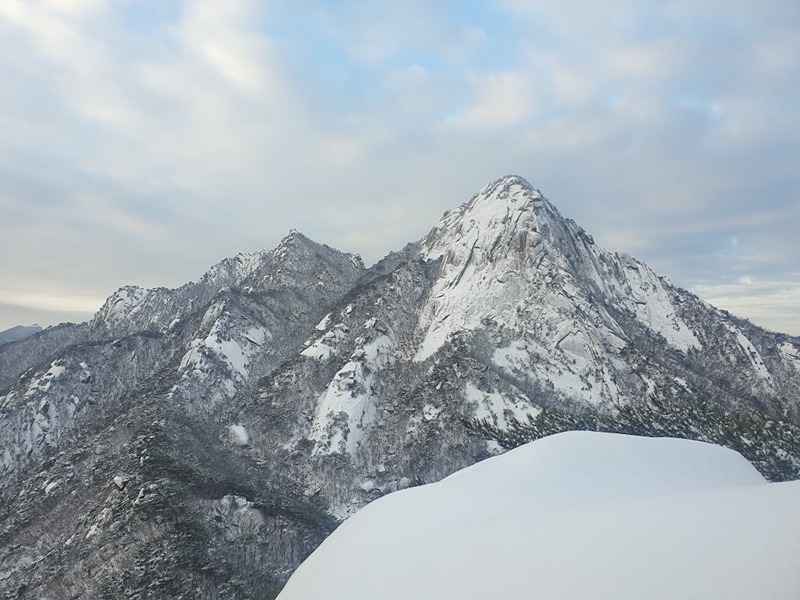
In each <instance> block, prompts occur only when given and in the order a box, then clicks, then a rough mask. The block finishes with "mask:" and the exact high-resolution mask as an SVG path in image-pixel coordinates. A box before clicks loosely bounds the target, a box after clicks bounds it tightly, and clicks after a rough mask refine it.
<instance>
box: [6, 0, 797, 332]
mask: <svg viewBox="0 0 800 600" xmlns="http://www.w3.org/2000/svg"><path fill="white" fill-rule="evenodd" d="M0 36H1V37H0V39H2V41H3V52H2V53H0V80H1V81H2V84H1V85H0V253H1V254H0V256H2V259H1V260H2V269H0V329H4V328H6V327H9V326H11V325H15V324H23V323H24V324H28V323H31V322H39V323H40V324H42V325H49V324H53V323H58V322H61V321H65V320H71V321H81V320H85V319H87V318H89V316H90V315H91V314H92V313H93V312H94V311H95V310H96V309H97V308H99V306H100V305H101V303H102V302H103V300H104V298H105V297H106V296H108V295H109V294H110V293H112V292H113V291H114V290H116V289H117V288H118V287H120V286H122V285H125V284H138V285H141V286H145V287H152V286H159V285H163V286H169V287H174V286H177V285H180V284H181V283H184V282H186V281H189V280H196V279H197V278H198V277H200V275H201V274H202V273H203V272H204V271H205V269H206V268H207V267H209V266H210V265H211V264H213V263H215V262H217V261H218V260H220V259H222V258H224V257H226V256H232V255H235V254H236V253H237V252H241V251H254V250H257V249H260V248H271V247H274V246H275V245H276V244H277V243H278V241H279V240H280V239H281V238H282V237H283V236H284V235H285V234H286V233H287V232H288V230H289V229H291V228H296V229H298V230H300V231H302V232H303V233H305V234H306V235H308V236H309V237H311V238H313V239H315V240H317V241H319V242H323V243H326V244H329V245H331V246H334V247H336V248H339V249H341V250H345V251H349V252H355V253H359V254H361V256H362V257H363V258H364V261H365V262H366V263H367V264H371V263H373V262H375V261H376V260H378V259H379V258H380V257H382V256H383V255H384V254H386V253H387V252H388V251H390V250H393V249H398V248H400V247H401V246H403V245H404V244H405V243H406V242H408V241H411V240H414V239H418V238H420V237H422V236H423V235H424V234H425V233H426V232H427V231H428V230H429V229H430V228H431V227H432V226H433V224H434V223H435V221H436V220H437V219H438V218H439V216H440V215H441V214H442V213H443V212H444V211H445V210H447V209H450V208H455V207H457V206H458V205H460V204H461V203H463V202H465V201H466V200H468V199H469V197H470V196H471V195H472V194H473V193H474V192H475V191H477V190H478V189H479V188H480V187H482V186H483V185H485V184H486V183H488V182H489V181H491V180H493V179H496V178H497V177H500V176H502V175H505V174H508V173H516V174H519V175H522V176H524V177H526V178H527V179H528V180H529V181H531V183H533V185H534V186H536V187H538V188H539V189H541V190H542V192H543V193H544V194H545V195H546V196H547V197H548V198H550V199H551V200H552V201H553V202H554V204H555V205H556V206H557V207H558V208H559V210H560V211H561V212H562V213H563V214H564V215H565V216H568V217H572V218H573V219H575V220H576V221H577V222H578V223H579V224H581V225H583V226H584V228H585V229H587V230H588V231H589V232H590V233H591V234H593V235H594V237H595V240H596V241H597V242H598V243H599V244H600V245H602V246H604V247H606V248H608V249H611V250H616V251H625V252H628V253H630V254H633V255H634V256H636V257H638V258H640V259H642V260H644V261H645V262H647V263H648V264H649V265H650V266H651V267H653V268H654V269H655V270H656V271H657V272H659V273H660V274H662V275H666V276H668V277H669V278H670V279H671V280H672V281H673V283H675V284H677V285H680V286H681V287H685V288H688V289H690V290H692V291H694V292H696V293H698V294H699V295H700V296H701V297H703V298H705V299H706V300H709V301H710V302H712V303H713V304H715V305H717V306H720V307H722V308H726V309H728V310H730V311H732V312H734V313H737V314H740V315H742V316H746V317H748V318H750V319H751V320H752V321H754V322H756V323H758V324H761V325H763V326H766V327H768V328H771V329H776V330H780V331H787V332H791V333H794V334H800V261H799V260H798V259H800V234H798V231H800V196H799V195H798V191H797V190H798V189H799V188H800V3H798V2H796V1H795V0H762V1H759V2H755V1H753V0H683V1H674V2H673V1H669V0H663V1H659V2H649V1H644V0H614V1H608V0H606V1H603V2H600V1H599V0H598V1H591V0H589V1H586V2H582V3H580V7H578V4H571V3H565V2H562V1H560V0H496V1H489V0H486V1H482V2H479V1H477V0H476V1H466V0H465V1H463V2H459V1H444V0H443V1H440V2H430V1H428V0H404V1H402V2H393V1H377V0H375V1H357V2H356V1H352V2H351V1H347V0H343V1H340V2H330V1H327V0H318V1H315V0H309V1H297V0H294V1H292V0H269V1H266V0H262V1H255V0H254V1H248V0H224V1H223V0H184V1H180V0H175V1H167V0H158V1H155V0H153V1H145V0H107V1H103V0H21V1H17V0H2V1H1V2H0Z"/></svg>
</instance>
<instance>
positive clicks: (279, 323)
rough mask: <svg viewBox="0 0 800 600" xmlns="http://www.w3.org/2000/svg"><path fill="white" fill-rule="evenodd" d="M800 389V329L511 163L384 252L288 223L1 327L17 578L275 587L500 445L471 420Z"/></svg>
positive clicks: (6, 501) (239, 593) (2, 503)
mask: <svg viewBox="0 0 800 600" xmlns="http://www.w3.org/2000/svg"><path fill="white" fill-rule="evenodd" d="M799 390H800V339H798V338H794V337H791V336H787V335H783V334H778V333H772V332H768V331H765V330H762V329H760V328H758V327H755V326H753V325H751V324H750V323H748V322H747V321H744V320H741V319H737V318H736V317H733V316H731V315H729V314H727V313H725V312H723V311H719V310H717V309H715V308H713V307H711V306H709V305H708V304H706V303H705V302H703V301H702V300H700V299H698V298H697V297H695V296H693V295H691V294H689V293H688V292H686V291H684V290H680V289H677V288H675V287H673V286H671V285H670V284H669V282H667V281H666V280H665V279H663V278H661V277H658V276H657V275H656V274H655V273H653V272H652V271H651V270H650V269H648V268H647V267H646V266H645V265H644V264H643V263H641V262H639V261H637V260H636V259H634V258H631V257H629V256H626V255H619V254H615V253H610V252H607V251H605V250H603V249H601V248H599V247H597V246H596V245H595V244H594V242H593V240H592V238H591V236H589V235H588V234H587V233H586V232H585V231H584V230H583V229H581V228H580V227H579V226H577V225H576V224H575V223H574V222H572V221H571V220H569V219H565V218H563V217H562V216H561V215H560V214H559V213H558V211H557V210H556V209H555V207H554V206H553V205H552V204H551V203H550V202H549V201H548V200H547V199H546V198H544V197H543V196H542V194H541V193H540V192H538V191H537V190H535V189H533V188H532V187H531V186H530V184H528V183H527V182H526V181H525V180H524V179H521V178H519V177H513V176H511V177H505V178H503V179H500V180H498V181H496V182H494V183H492V184H490V185H488V186H487V187H485V188H484V189H483V190H481V191H480V192H479V193H478V194H476V195H475V196H474V197H473V198H472V200H470V202H468V203H467V204H465V205H464V206H462V207H461V208H460V209H458V210H456V211H452V212H450V213H448V214H446V215H445V216H444V217H443V218H442V219H441V220H440V222H439V223H438V224H437V225H436V226H435V227H434V228H433V229H432V230H431V232H430V233H429V234H428V235H427V236H426V237H425V238H423V239H422V240H420V241H419V242H416V243H412V244H409V245H408V246H407V247H406V248H404V249H403V250H401V251H398V252H395V253H392V254H390V255H389V256H387V257H386V258H385V259H384V260H382V261H381V262H379V263H378V264H377V265H375V266H373V267H371V268H370V269H365V268H364V266H363V264H362V263H361V261H360V259H359V258H358V257H355V256H353V255H348V254H344V253H341V252H338V251H336V250H334V249H332V248H329V247H327V246H324V245H320V244H317V243H315V242H313V241H311V240H309V239H308V238H306V237H304V236H302V235H301V234H299V233H297V232H292V233H290V235H289V236H287V238H285V239H284V240H283V241H282V242H281V243H280V245H279V246H278V247H277V248H276V249H275V250H270V251H262V252H257V253H254V254H241V255H238V256H237V257H234V258H232V259H226V260H224V261H222V262H221V263H219V264H217V265H215V266H214V267H212V268H211V269H210V270H209V271H208V272H207V273H206V274H205V275H204V276H203V277H202V278H201V279H200V280H199V281H198V282H196V283H189V284H186V285H184V286H182V287H180V288H177V289H174V290H168V289H163V288H159V289H154V290H144V289H141V288H137V287H126V288H122V289H121V290H119V291H117V292H116V293H115V294H113V295H112V296H111V297H110V298H109V299H108V300H107V301H106V303H105V304H104V306H103V307H102V308H101V309H100V310H99V311H98V313H97V315H96V316H95V318H94V319H93V320H92V321H91V322H89V323H88V324H82V325H77V326H61V327H57V328H50V329H47V330H45V331H43V332H40V333H37V334H35V335H34V336H32V337H30V338H27V339H25V340H22V341H18V342H13V343H10V344H6V345H4V346H2V347H0V528H1V529H0V591H2V592H3V593H4V594H6V595H7V596H9V597H20V598H27V597H31V598H34V597H37V598H38V597H53V598H62V597H63V598H68V597H126V596H127V597H132V598H145V597H176V598H177V597H186V598H261V597H270V595H273V594H274V593H275V592H276V591H277V590H278V589H280V587H281V585H282V584H283V583H284V582H285V581H286V579H287V578H288V576H289V574H290V573H291V572H292V571H293V569H295V568H296V567H297V565H298V564H299V563H300V561H301V560H302V559H303V558H304V557H305V556H307V555H308V554H309V553H310V552H311V551H312V550H313V549H314V548H315V547H316V546H317V545H318V544H319V543H320V542H321V541H322V539H324V537H325V536H326V535H328V534H329V533H330V532H331V531H332V530H333V528H334V527H335V526H336V524H337V523H338V522H340V521H341V520H342V519H344V518H346V517H347V516H348V515H350V514H352V513H353V512H355V511H356V510H358V509H359V508H360V507H362V506H364V505H365V504H366V503H368V502H369V501H371V500H372V499H374V498H377V497H379V496H381V495H384V494H387V493H390V492H392V491H394V490H397V489H400V488H403V487H407V486H409V485H416V484H420V483H426V482H431V481H436V480H438V479H441V478H442V477H444V476H446V475H448V474H450V473H452V472H453V471H455V470H457V469H459V468H462V467H464V466H467V465H469V464H472V463H474V462H475V461H477V460H480V459H482V458H485V457H487V456H490V455H491V454H493V453H497V452H498V451H499V447H498V445H497V444H496V443H493V442H488V441H487V440H486V439H483V438H481V437H480V436H476V435H474V433H473V432H471V430H470V428H468V427H467V426H465V422H467V421H469V420H470V419H482V420H483V421H484V422H486V423H489V424H491V426H492V427H496V428H498V429H500V430H502V429H504V428H507V427H509V426H510V425H511V424H513V423H514V419H517V420H519V421H524V420H525V419H526V418H527V417H528V416H529V415H534V416H535V415H536V414H538V413H539V411H541V410H542V409H543V408H547V409H558V410H560V411H567V412H569V411H594V412H595V413H597V414H607V413H609V411H611V410H612V409H613V407H614V406H616V405H636V404H638V403H648V401H651V400H658V399H662V398H667V397H669V398H672V397H676V396H678V397H680V398H682V399H683V400H685V401H686V402H689V403H694V404H698V405H700V404H709V405H713V406H714V407H715V409H717V410H720V411H739V412H747V411H758V412H760V413H764V412H766V411H769V410H772V407H774V406H781V407H784V408H785V409H787V410H797V408H798V403H800V391H799Z"/></svg>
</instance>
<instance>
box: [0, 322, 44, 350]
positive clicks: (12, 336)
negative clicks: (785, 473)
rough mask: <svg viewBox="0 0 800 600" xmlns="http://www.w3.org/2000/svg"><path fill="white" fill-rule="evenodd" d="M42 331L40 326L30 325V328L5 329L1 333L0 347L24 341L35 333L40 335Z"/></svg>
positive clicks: (22, 326)
mask: <svg viewBox="0 0 800 600" xmlns="http://www.w3.org/2000/svg"><path fill="white" fill-rule="evenodd" d="M41 330H42V328H41V327H39V326H38V325H30V326H28V327H26V326H24V325H17V326H16V327H11V328H9V329H4V330H3V331H0V346H2V345H3V344H8V343H9V342H18V341H20V340H24V339H25V338H28V337H31V336H32V335H33V334H34V333H39V332H40V331H41Z"/></svg>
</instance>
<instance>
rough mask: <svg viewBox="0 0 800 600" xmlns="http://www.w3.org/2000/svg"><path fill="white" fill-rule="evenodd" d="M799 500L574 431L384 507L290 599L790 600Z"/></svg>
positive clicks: (728, 457)
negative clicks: (688, 599)
mask: <svg viewBox="0 0 800 600" xmlns="http://www.w3.org/2000/svg"><path fill="white" fill-rule="evenodd" d="M798 503H800V482H792V483H784V484H767V483H766V482H765V481H764V479H763V478H762V477H761V476H760V475H759V474H758V473H757V472H756V471H755V470H754V469H753V468H752V467H751V466H750V465H749V463H747V461H745V460H744V459H743V458H742V457H741V456H739V455H738V454H736V453H735V452H733V451H731V450H726V449H723V448H720V447H717V446H711V445H707V444H702V443H700V442H690V441H686V440H673V439H653V438H636V437H633V436H620V435H615V434H601V433H589V432H572V433H565V434H560V435H556V436H552V437H549V438H544V439H542V440H539V441H537V442H533V443H531V444H529V445H527V446H523V447H521V448H518V449H516V450H512V451H511V452H509V453H507V454H505V455H503V456H500V457H495V458H492V459H489V460H487V461H484V462H482V463H479V464H477V465H475V466H472V467H469V468H467V469H464V470H462V471H459V472H458V473H455V474H454V475H451V476H450V477H448V478H446V479H444V480H443V481H441V482H439V483H435V484H431V485H427V486H422V487H419V488H414V489H410V490H405V491H402V492H398V493H396V494H392V495H391V496H388V497H386V498H382V499H380V500H378V501H376V502H374V503H373V504H371V505H370V506H368V507H367V508H365V509H364V510H363V511H361V512H359V513H358V514H357V515H356V516H354V517H352V518H351V519H349V520H348V521H347V522H345V523H344V524H343V525H342V526H341V527H340V528H339V529H338V530H337V531H336V532H334V533H333V535H331V536H330V537H329V538H328V539H327V540H326V541H325V542H323V544H322V545H321V546H320V547H319V548H318V549H317V550H316V551H315V552H314V553H313V554H312V555H311V556H310V557H309V558H308V559H307V560H306V561H305V562H304V563H303V564H302V565H301V566H300V568H299V569H298V570H297V572H296V573H295V574H294V575H293V576H292V578H291V579H290V580H289V583H288V584H287V586H286V588H285V589H284V591H283V592H282V593H281V594H280V595H279V596H278V598H279V599H281V600H310V599H312V598H327V599H330V600H337V599H342V600H345V599H346V600H361V599H364V600H366V599H368V598H382V599H385V600H391V599H394V598H396V599H398V600H401V599H402V600H405V599H407V598H415V599H417V600H425V599H431V600H433V599H439V598H459V599H461V600H471V599H475V600H478V599H480V600H484V599H486V598H504V599H508V600H513V599H516V598H518V599H520V600H523V599H525V600H527V599H530V598H561V599H564V600H570V599H576V600H578V599H581V600H582V599H585V598H596V599H604V598H608V599H614V600H623V599H626V598H630V599H632V600H633V599H635V600H640V599H641V598H653V599H655V598H663V599H665V600H666V599H674V598H704V599H708V600H711V599H720V600H723V599H724V600H731V599H735V598H740V599H742V600H744V599H751V598H770V599H772V600H779V599H785V600H792V599H795V598H798V597H800V575H798V571H797V565H798V564H800V513H798V511H797V510H796V508H797V506H798Z"/></svg>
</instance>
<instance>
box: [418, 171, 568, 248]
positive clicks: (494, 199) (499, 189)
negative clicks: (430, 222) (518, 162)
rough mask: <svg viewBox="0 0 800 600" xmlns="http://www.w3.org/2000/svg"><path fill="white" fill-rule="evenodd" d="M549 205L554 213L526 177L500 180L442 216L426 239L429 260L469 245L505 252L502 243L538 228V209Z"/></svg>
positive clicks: (470, 246)
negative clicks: (455, 247)
mask: <svg viewBox="0 0 800 600" xmlns="http://www.w3.org/2000/svg"><path fill="white" fill-rule="evenodd" d="M545 205H548V207H549V208H550V209H551V211H552V210H553V209H552V207H551V206H549V203H547V201H546V200H545V199H544V198H543V196H542V195H541V193H540V192H539V191H538V190H536V189H534V188H533V186H531V184H530V183H528V182H527V181H526V180H525V179H523V178H522V177H518V176H516V175H508V176H506V177H503V178H501V179H498V180H496V181H494V182H492V183H490V184H489V185H487V186H485V187H484V188H483V189H482V190H480V191H479V192H478V193H477V194H475V195H474V196H473V197H472V199H471V200H470V201H469V202H467V203H466V204H463V205H462V206H461V207H460V208H459V209H457V210H454V211H450V212H448V213H446V214H445V215H444V216H443V217H442V219H441V220H440V221H439V223H437V224H436V226H435V227H434V228H433V229H432V230H431V232H430V233H429V234H428V236H427V237H426V238H425V239H424V240H423V244H424V247H425V253H426V257H427V258H428V259H436V258H439V257H440V256H443V255H445V254H446V253H447V251H448V250H450V249H451V248H452V247H453V245H454V244H461V245H465V244H466V245H468V246H469V248H470V249H471V248H473V247H476V246H480V247H481V248H483V250H484V253H485V252H486V251H487V250H492V249H494V248H498V247H499V248H501V249H502V250H503V251H505V248H502V244H501V242H502V241H504V240H505V241H507V242H508V241H510V239H511V238H514V237H516V235H517V234H518V233H520V232H525V231H530V230H532V229H535V223H534V221H535V220H536V212H537V211H536V209H538V208H543V207H545ZM523 245H524V242H523Z"/></svg>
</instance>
